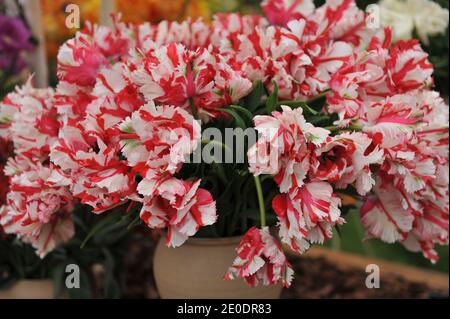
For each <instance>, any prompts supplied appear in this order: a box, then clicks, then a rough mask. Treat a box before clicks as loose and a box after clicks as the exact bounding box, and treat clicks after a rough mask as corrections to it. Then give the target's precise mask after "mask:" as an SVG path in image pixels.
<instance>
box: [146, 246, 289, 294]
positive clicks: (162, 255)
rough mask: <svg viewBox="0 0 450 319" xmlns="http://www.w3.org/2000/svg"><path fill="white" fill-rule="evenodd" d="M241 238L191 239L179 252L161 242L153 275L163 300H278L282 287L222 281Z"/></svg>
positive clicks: (241, 281)
mask: <svg viewBox="0 0 450 319" xmlns="http://www.w3.org/2000/svg"><path fill="white" fill-rule="evenodd" d="M240 240H241V237H229V238H217V239H216V238H190V239H189V240H188V241H187V242H186V243H184V244H183V245H182V246H181V247H178V248H168V247H167V246H166V245H165V244H164V238H163V239H162V240H160V241H159V243H158V246H157V247H156V251H155V256H154V259H153V271H154V274H155V281H156V286H157V288H158V291H159V295H160V296H161V298H164V299H176V298H177V299H226V298H236V299H269V298H271V299H275V298H279V296H280V293H281V289H282V287H281V285H274V286H262V285H258V286H257V287H255V288H252V287H249V286H248V285H247V284H246V283H245V282H244V280H242V279H239V278H238V279H235V280H232V281H225V280H223V276H224V274H225V272H226V271H227V269H228V267H229V266H230V265H231V263H232V262H233V260H234V258H235V257H236V251H235V249H236V247H237V245H238V244H239V241H240Z"/></svg>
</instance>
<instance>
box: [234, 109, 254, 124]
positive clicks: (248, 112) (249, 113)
mask: <svg viewBox="0 0 450 319" xmlns="http://www.w3.org/2000/svg"><path fill="white" fill-rule="evenodd" d="M230 108H232V109H235V110H236V111H239V112H241V113H243V114H244V115H245V116H246V117H247V119H249V120H250V121H252V120H253V114H252V112H250V111H249V110H247V109H246V108H245V107H242V106H240V105H230Z"/></svg>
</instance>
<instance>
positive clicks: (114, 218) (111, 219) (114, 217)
mask: <svg viewBox="0 0 450 319" xmlns="http://www.w3.org/2000/svg"><path fill="white" fill-rule="evenodd" d="M120 217H121V214H120V211H115V212H113V213H111V214H110V215H109V216H106V217H105V218H103V219H102V220H100V221H99V222H97V223H96V224H95V225H94V227H92V229H91V231H90V232H89V234H88V235H87V236H86V238H85V239H84V240H83V242H82V243H81V246H80V248H81V249H83V248H84V247H85V246H86V244H87V243H88V241H89V239H91V238H92V237H93V236H94V235H95V234H96V233H97V232H99V231H100V230H102V229H103V228H105V227H107V226H109V225H111V224H115V223H116V222H118V221H119V220H120Z"/></svg>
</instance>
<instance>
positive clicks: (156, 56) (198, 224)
mask: <svg viewBox="0 0 450 319" xmlns="http://www.w3.org/2000/svg"><path fill="white" fill-rule="evenodd" d="M261 6H262V10H263V12H264V14H265V16H264V17H263V16H241V15H240V14H236V13H231V14H217V15H215V16H214V18H213V20H212V21H211V23H208V24H207V23H204V22H203V21H202V20H195V21H194V20H186V21H183V22H168V21H162V22H160V23H159V24H150V23H143V24H125V23H123V22H120V19H119V17H118V16H116V17H115V26H114V28H111V29H110V28H107V27H105V26H97V25H90V24H87V25H86V27H85V28H84V29H83V30H82V31H80V32H78V33H77V34H76V35H75V37H74V38H73V39H70V40H69V41H67V42H66V43H65V44H64V45H63V46H62V47H61V48H60V49H59V54H58V68H57V73H58V74H57V75H58V79H59V83H58V85H57V87H56V89H52V88H47V89H35V88H33V86H32V83H31V81H30V82H28V83H27V84H26V85H24V86H23V87H20V88H17V90H16V92H14V93H11V94H9V95H8V96H7V97H6V98H5V99H4V100H3V102H2V103H1V104H0V119H1V127H0V134H1V136H2V137H4V138H5V139H8V140H12V141H13V143H14V156H13V157H11V158H9V160H8V162H7V164H6V166H5V173H6V175H7V176H8V178H9V192H8V194H7V199H6V204H5V205H4V206H3V207H2V208H1V210H0V224H1V225H2V226H3V228H4V230H5V231H6V232H7V233H14V234H17V236H19V237H20V238H21V239H22V240H23V241H25V242H28V243H31V244H32V245H33V246H34V247H35V249H36V251H37V253H38V254H39V255H40V256H45V255H46V254H47V253H48V252H49V251H51V250H52V249H54V248H55V247H56V246H57V245H59V244H60V243H63V242H65V241H67V240H68V239H70V238H71V236H73V233H74V228H73V221H72V215H73V210H74V208H75V207H77V206H78V205H76V204H77V203H78V202H79V203H81V204H84V205H85V206H87V207H90V208H91V211H92V213H93V214H102V215H105V216H107V215H108V214H117V213H119V214H121V215H129V214H134V212H137V213H136V214H138V219H137V220H134V219H133V218H131V219H130V220H131V222H130V225H129V226H132V225H131V224H136V223H139V222H141V223H145V224H146V225H147V226H148V227H149V228H150V229H154V230H165V234H166V243H167V245H168V246H170V247H178V246H180V245H183V243H184V242H185V241H186V240H187V239H188V238H189V237H191V236H203V237H211V236H222V237H224V236H235V235H243V239H242V241H241V243H240V244H239V247H237V257H236V259H235V260H234V262H233V261H231V260H230V268H229V270H228V271H227V273H226V274H225V279H234V278H236V277H242V278H244V279H245V280H246V281H247V282H248V283H249V284H250V285H252V286H254V285H257V284H258V283H261V284H264V285H267V284H274V283H279V282H280V283H282V284H283V285H285V286H289V284H290V282H291V280H292V276H293V270H292V267H291V266H290V264H289V262H288V261H287V259H286V257H285V254H284V252H283V248H282V245H281V243H282V244H285V246H289V247H290V248H291V249H292V250H294V251H296V252H299V253H303V252H305V251H306V250H307V249H308V248H309V247H310V246H311V245H312V244H322V243H323V242H325V241H326V240H329V239H330V238H331V237H332V234H333V228H334V227H337V226H338V225H341V224H343V223H345V214H344V213H343V212H345V211H346V205H348V202H349V201H348V198H354V199H357V200H358V202H360V203H362V205H360V217H361V218H360V220H361V223H362V224H363V226H364V227H365V229H366V233H367V237H368V238H379V239H381V240H382V241H385V242H388V243H395V242H400V243H402V244H403V245H404V246H405V247H406V248H407V249H408V250H411V251H421V252H422V253H423V255H424V256H425V257H426V258H428V259H429V260H431V261H432V262H435V261H436V260H437V259H438V256H437V254H436V252H435V250H434V246H435V245H436V244H441V245H445V244H447V243H448V216H449V198H448V179H447V177H448V170H449V166H448V111H449V110H448V106H447V105H446V103H445V102H444V100H443V99H442V98H441V97H440V96H439V93H437V92H435V91H433V66H432V65H431V64H430V63H429V61H428V55H427V54H426V53H425V52H424V51H423V50H422V48H421V46H420V44H419V42H418V41H417V40H407V41H404V40H400V41H398V42H394V41H392V37H391V35H392V33H391V30H390V29H387V28H374V27H371V28H368V27H367V26H366V23H365V21H366V15H365V13H364V12H363V11H361V10H360V9H358V8H357V6H356V5H355V2H354V1H352V0H327V1H326V2H325V4H323V5H322V6H320V7H315V6H314V4H313V2H312V1H311V0H302V1H288V0H265V1H263V3H262V5H261ZM230 136H231V137H230ZM224 137H225V138H224ZM227 137H229V138H228V139H227ZM242 154H243V155H242ZM350 202H352V201H350ZM352 203H353V202H352ZM269 229H270V231H269Z"/></svg>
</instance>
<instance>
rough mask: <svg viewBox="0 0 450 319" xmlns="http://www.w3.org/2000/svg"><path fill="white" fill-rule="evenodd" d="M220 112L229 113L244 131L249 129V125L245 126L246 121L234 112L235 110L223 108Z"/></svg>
mask: <svg viewBox="0 0 450 319" xmlns="http://www.w3.org/2000/svg"><path fill="white" fill-rule="evenodd" d="M219 110H220V111H222V112H224V113H227V114H229V115H231V116H232V117H233V119H234V122H235V123H236V125H237V126H239V127H241V128H242V129H243V130H245V129H246V128H247V125H245V122H244V120H243V119H242V117H241V116H240V115H239V114H238V113H237V112H236V111H233V110H231V109H229V108H227V109H223V108H221V109H219Z"/></svg>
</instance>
